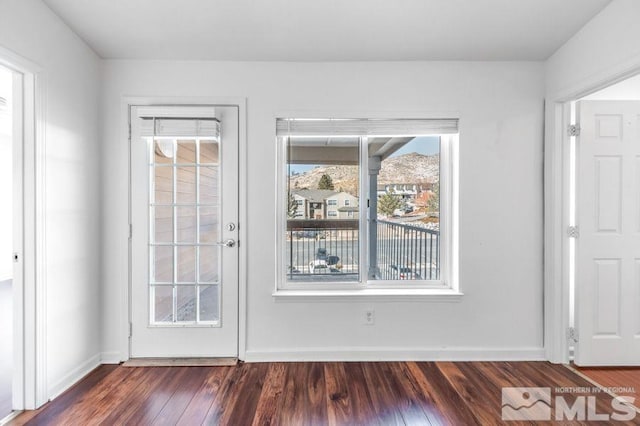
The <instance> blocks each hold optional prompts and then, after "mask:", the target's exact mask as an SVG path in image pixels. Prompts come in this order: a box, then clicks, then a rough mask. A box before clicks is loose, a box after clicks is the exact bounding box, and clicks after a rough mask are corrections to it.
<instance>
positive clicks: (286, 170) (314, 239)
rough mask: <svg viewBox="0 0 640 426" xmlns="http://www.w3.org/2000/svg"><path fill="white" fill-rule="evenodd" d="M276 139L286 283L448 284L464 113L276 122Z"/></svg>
mask: <svg viewBox="0 0 640 426" xmlns="http://www.w3.org/2000/svg"><path fill="white" fill-rule="evenodd" d="M277 141H278V144H279V149H280V164H281V165H282V169H281V170H282V174H281V176H280V178H281V180H280V189H279V193H280V199H281V200H282V203H281V204H282V209H281V210H280V209H279V211H281V213H280V214H279V217H278V220H279V221H280V226H279V229H280V230H281V231H280V235H279V250H278V256H279V268H280V270H281V271H282V273H281V274H280V280H279V287H280V288H284V289H286V288H294V289H318V288H329V287H330V288H335V287H336V286H338V287H339V288H342V287H344V288H361V287H393V288H399V287H403V288H404V287H435V288H448V287H450V285H451V282H450V280H449V279H450V274H449V272H450V267H451V248H452V245H451V240H452V232H451V229H452V228H451V226H452V224H453V220H452V219H453V217H452V215H451V200H452V197H451V194H452V188H453V186H452V183H453V180H452V169H453V167H452V161H453V160H452V156H451V150H452V146H453V144H454V143H456V141H457V120H456V119H450V120H427V119H404V120H402V119H401V120H398V119H395V120H379V119H369V120H365V119H339V120H336V119H278V120H277ZM296 200H306V203H305V204H304V209H301V207H300V206H298V205H297V204H296ZM328 285H329V287H327V286H328Z"/></svg>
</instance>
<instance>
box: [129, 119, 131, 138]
mask: <svg viewBox="0 0 640 426" xmlns="http://www.w3.org/2000/svg"><path fill="white" fill-rule="evenodd" d="M129 142H131V123H129Z"/></svg>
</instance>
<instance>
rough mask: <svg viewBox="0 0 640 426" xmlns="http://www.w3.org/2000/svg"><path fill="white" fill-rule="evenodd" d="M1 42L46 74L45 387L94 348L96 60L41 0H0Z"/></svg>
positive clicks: (59, 381)
mask: <svg viewBox="0 0 640 426" xmlns="http://www.w3.org/2000/svg"><path fill="white" fill-rule="evenodd" d="M0 45H1V46H2V47H4V48H7V49H10V50H12V51H14V52H16V53H17V54H19V55H21V56H23V57H25V58H27V59H28V60H30V61H32V62H34V63H36V64H38V65H39V66H41V67H42V68H43V70H44V73H45V79H46V120H47V124H46V164H45V168H46V191H47V198H46V205H45V209H46V213H45V214H46V236H45V238H46V253H45V256H46V277H45V280H46V296H47V329H46V333H47V339H46V340H47V353H46V357H47V358H46V359H47V383H48V387H49V394H52V393H56V392H57V391H59V390H60V389H61V388H63V387H64V386H66V385H67V384H69V383H70V382H71V381H73V380H74V379H75V378H76V377H75V376H76V375H77V374H80V373H82V370H83V369H86V368H88V367H90V366H92V365H93V364H95V363H96V362H97V361H98V360H99V358H98V356H99V351H100V311H101V304H100V293H99V289H100V274H99V270H100V250H101V245H100V220H101V217H100V211H101V209H100V172H99V170H100V161H99V151H98V146H99V144H98V127H99V126H98V107H99V103H98V100H97V97H98V96H99V87H100V77H101V76H100V72H101V68H100V61H99V58H98V57H97V56H96V55H95V54H94V53H93V51H92V50H90V49H89V48H88V47H87V46H86V45H85V44H84V43H83V42H82V41H81V40H80V39H79V38H78V37H77V36H76V35H75V34H74V33H73V32H72V31H71V30H70V29H69V28H68V27H67V26H66V25H65V24H64V23H63V22H62V21H61V20H60V19H58V17H57V16H56V15H54V14H53V13H52V12H51V11H50V10H49V9H48V8H47V7H46V6H45V5H44V4H43V3H42V2H41V1H39V0H3V1H2V2H0Z"/></svg>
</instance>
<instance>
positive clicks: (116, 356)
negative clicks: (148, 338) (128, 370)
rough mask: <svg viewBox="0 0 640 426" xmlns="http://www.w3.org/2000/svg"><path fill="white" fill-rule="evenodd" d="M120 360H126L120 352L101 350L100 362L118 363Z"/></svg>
mask: <svg viewBox="0 0 640 426" xmlns="http://www.w3.org/2000/svg"><path fill="white" fill-rule="evenodd" d="M122 361H126V358H125V359H123V358H122V355H121V354H120V352H117V351H114V352H102V353H101V354H100V363H101V364H120V363H121V362H122Z"/></svg>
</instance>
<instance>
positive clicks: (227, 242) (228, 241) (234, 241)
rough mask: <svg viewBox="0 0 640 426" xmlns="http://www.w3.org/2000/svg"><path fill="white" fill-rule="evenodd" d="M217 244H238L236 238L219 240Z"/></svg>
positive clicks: (226, 245)
mask: <svg viewBox="0 0 640 426" xmlns="http://www.w3.org/2000/svg"><path fill="white" fill-rule="evenodd" d="M216 244H217V245H219V246H224V247H233V246H235V245H236V240H234V239H231V238H229V239H228V240H224V241H218V242H217V243H216Z"/></svg>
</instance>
